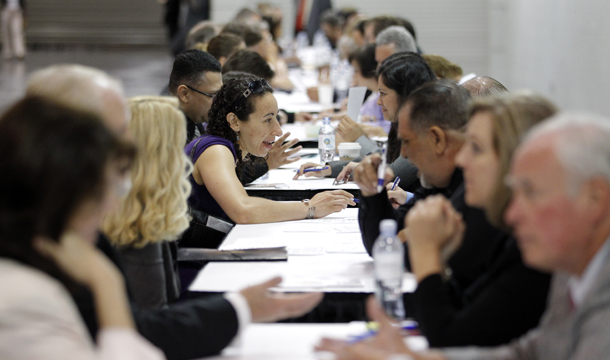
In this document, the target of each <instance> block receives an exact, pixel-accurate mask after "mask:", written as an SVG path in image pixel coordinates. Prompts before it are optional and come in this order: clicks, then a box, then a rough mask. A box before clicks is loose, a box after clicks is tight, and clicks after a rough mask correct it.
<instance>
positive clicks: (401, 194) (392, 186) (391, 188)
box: [386, 176, 409, 209]
mask: <svg viewBox="0 0 610 360" xmlns="http://www.w3.org/2000/svg"><path fill="white" fill-rule="evenodd" d="M398 184H400V177H399V176H397V177H396V179H394V182H392V183H388V184H387V185H386V190H387V191H388V200H390V203H391V204H392V207H393V208H394V209H397V208H398V207H399V206H400V205H402V204H404V203H406V202H407V200H408V197H409V194H408V193H407V192H406V191H404V190H403V189H401V188H400V187H398Z"/></svg>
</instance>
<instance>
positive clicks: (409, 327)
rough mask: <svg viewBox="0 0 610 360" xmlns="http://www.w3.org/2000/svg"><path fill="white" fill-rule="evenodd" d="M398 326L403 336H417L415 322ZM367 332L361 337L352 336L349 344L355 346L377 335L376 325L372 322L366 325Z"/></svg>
mask: <svg viewBox="0 0 610 360" xmlns="http://www.w3.org/2000/svg"><path fill="white" fill-rule="evenodd" d="M397 326H400V330H401V332H402V333H403V335H419V331H418V328H417V323H416V322H415V321H408V320H407V321H404V322H403V323H402V324H400V325H398V324H397ZM366 327H367V331H366V332H365V333H364V334H361V335H354V336H350V340H349V341H348V343H349V344H355V343H358V342H361V341H363V340H366V339H368V338H370V337H373V336H375V335H376V334H377V331H378V328H379V326H378V324H377V323H375V322H373V323H367V326H366Z"/></svg>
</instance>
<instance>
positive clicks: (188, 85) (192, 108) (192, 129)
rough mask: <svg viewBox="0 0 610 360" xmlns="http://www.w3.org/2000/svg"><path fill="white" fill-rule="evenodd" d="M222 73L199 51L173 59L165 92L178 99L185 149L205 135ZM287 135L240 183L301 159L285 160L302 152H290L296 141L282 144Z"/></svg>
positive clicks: (216, 62) (252, 165)
mask: <svg viewBox="0 0 610 360" xmlns="http://www.w3.org/2000/svg"><path fill="white" fill-rule="evenodd" d="M221 70H222V69H221V67H220V63H219V62H218V60H216V58H215V57H214V56H212V55H210V54H209V53H207V52H205V51H201V50H187V51H185V52H183V53H181V54H179V55H178V56H177V57H176V59H175V60H174V66H173V68H172V73H171V75H170V77H169V85H168V90H169V92H170V94H172V95H173V96H176V97H177V98H178V101H179V103H180V110H182V111H183V112H184V115H186V144H185V146H186V145H188V144H189V143H190V142H191V141H193V140H194V139H196V138H198V137H199V136H200V135H202V134H203V133H204V132H205V127H206V124H207V122H208V111H210V107H211V106H212V99H213V98H214V95H216V93H217V92H218V90H220V88H221V87H222V74H221ZM288 135H290V134H289V133H285V134H284V135H282V136H281V137H280V138H278V139H277V140H276V142H275V143H274V144H273V147H272V149H271V150H270V151H269V156H268V157H267V158H258V159H256V161H253V162H252V163H251V164H250V165H249V166H251V167H253V168H254V169H253V170H252V171H244V172H243V174H242V175H241V176H240V181H241V182H242V183H243V184H247V183H250V182H252V181H254V180H256V179H257V178H259V177H260V176H262V175H263V174H265V173H266V172H267V171H269V170H271V169H276V168H278V167H280V166H282V165H284V164H289V163H291V162H295V161H298V160H300V159H301V158H300V157H298V156H297V157H293V158H290V159H288V158H289V157H290V156H292V155H294V154H295V153H296V152H298V151H299V150H301V147H300V146H297V147H296V148H294V149H291V146H293V145H295V144H296V143H297V142H298V141H299V140H298V139H293V140H291V141H289V142H287V143H286V144H284V140H286V138H287V137H288Z"/></svg>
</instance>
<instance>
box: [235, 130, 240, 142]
mask: <svg viewBox="0 0 610 360" xmlns="http://www.w3.org/2000/svg"><path fill="white" fill-rule="evenodd" d="M235 135H237V140H239V131H237V132H235Z"/></svg>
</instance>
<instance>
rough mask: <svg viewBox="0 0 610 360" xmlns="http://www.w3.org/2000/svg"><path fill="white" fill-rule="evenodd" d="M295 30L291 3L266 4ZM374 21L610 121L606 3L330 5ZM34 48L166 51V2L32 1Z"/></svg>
mask: <svg viewBox="0 0 610 360" xmlns="http://www.w3.org/2000/svg"><path fill="white" fill-rule="evenodd" d="M259 2H260V1H258V0H211V17H212V20H214V21H217V22H226V21H229V20H230V19H231V18H232V17H233V16H234V15H235V13H236V12H237V11H238V10H239V9H240V8H241V7H244V6H247V7H250V8H255V6H256V4H257V3H259ZM267 2H269V3H272V4H275V5H277V6H280V7H281V8H282V9H283V11H284V31H285V33H287V32H290V31H291V30H292V28H293V26H294V19H293V16H294V15H292V14H294V11H295V9H294V1H293V0H268V1H267ZM332 2H333V6H334V7H335V8H338V7H344V6H350V7H355V8H357V9H359V10H361V11H362V12H363V13H365V14H367V15H369V16H375V15H381V14H390V15H392V14H396V15H400V16H404V17H406V18H408V19H409V20H411V21H412V22H413V24H414V25H415V28H416V31H417V37H418V42H419V43H420V45H421V48H422V49H423V50H424V52H426V53H431V54H439V55H443V56H445V57H447V58H448V59H449V60H451V61H454V62H456V63H458V64H460V65H461V66H462V67H463V69H464V71H465V73H469V72H475V73H477V74H479V75H489V76H492V77H494V78H496V79H498V80H500V81H501V82H502V83H504V84H505V85H506V86H507V87H508V88H509V90H516V89H521V88H529V89H533V90H536V91H539V92H541V93H543V94H545V95H547V96H549V97H551V98H552V99H553V100H555V101H556V102H557V104H558V105H559V106H560V107H561V108H563V109H570V110H571V109H581V110H582V109H588V110H591V111H595V112H599V113H602V114H605V115H607V116H610V101H607V100H606V98H607V97H608V96H610V85H609V84H610V81H609V80H610V67H609V66H608V65H607V63H608V61H609V60H610V38H609V37H608V36H607V34H608V33H610V17H609V16H608V14H610V2H608V1H604V0H587V1H573V0H425V1H422V0H377V1H371V0H333V1H332ZM28 7H29V25H28V30H27V39H28V43H30V44H31V45H34V46H40V47H44V46H54V47H61V46H66V45H68V46H69V45H74V44H80V45H86V46H125V45H130V46H133V45H136V46H140V47H166V46H167V40H166V30H165V28H164V27H163V22H162V21H163V6H162V5H160V4H159V2H158V1H155V0H104V1H93V0H37V1H35V0H30V1H29V2H28Z"/></svg>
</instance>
